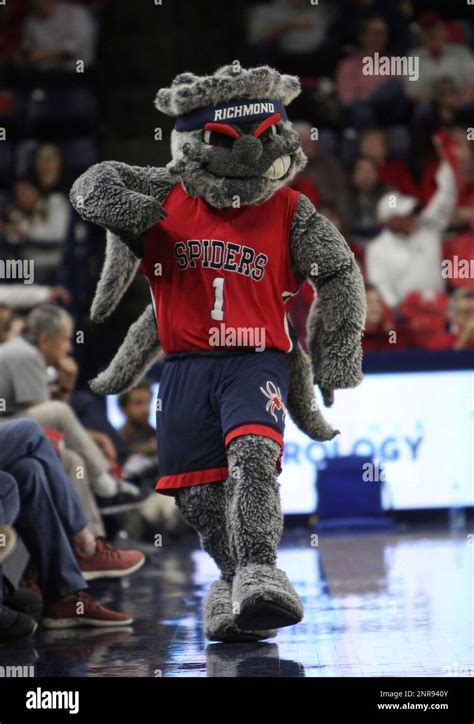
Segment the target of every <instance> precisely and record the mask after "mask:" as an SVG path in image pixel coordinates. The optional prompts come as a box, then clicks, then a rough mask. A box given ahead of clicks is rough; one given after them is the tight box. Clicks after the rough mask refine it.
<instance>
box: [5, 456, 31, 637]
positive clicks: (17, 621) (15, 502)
mask: <svg viewBox="0 0 474 724" xmlns="http://www.w3.org/2000/svg"><path fill="white" fill-rule="evenodd" d="M19 511H20V497H19V495H18V487H17V484H16V481H15V479H14V478H12V476H11V475H9V474H8V473H4V472H3V471H1V470H0V560H1V562H2V563H3V561H4V560H5V559H6V557H7V556H8V555H9V554H10V553H11V552H12V550H13V546H12V545H11V538H10V536H11V534H12V529H11V528H9V527H5V526H4V524H8V525H9V524H11V523H13V521H14V520H15V518H16V517H17V515H18V513H19ZM1 584H2V575H1V568H0V643H2V642H4V641H11V640H13V639H17V638H20V639H21V638H28V636H32V635H33V634H34V632H35V630H36V621H35V620H34V619H33V618H31V616H27V615H26V614H24V613H20V612H17V611H12V610H11V609H9V608H7V607H6V606H3V605H2V599H3V595H2V585H1Z"/></svg>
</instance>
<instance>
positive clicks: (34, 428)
mask: <svg viewBox="0 0 474 724" xmlns="http://www.w3.org/2000/svg"><path fill="white" fill-rule="evenodd" d="M0 469H2V470H4V471H6V472H7V473H10V475H12V476H13V477H14V479H15V480H16V482H17V485H18V493H19V498H20V509H19V512H18V516H17V518H16V522H15V527H16V529H17V531H18V532H19V534H20V535H21V537H22V539H23V541H24V543H25V545H26V547H27V549H28V552H29V554H30V556H31V558H32V560H33V562H34V564H35V566H36V567H37V569H38V573H39V585H40V588H41V592H42V594H43V598H44V599H45V601H46V602H50V601H55V600H57V599H60V598H62V597H64V596H67V595H68V594H69V593H72V592H74V591H78V590H82V589H84V588H87V584H86V582H85V581H84V578H83V577H82V574H81V571H80V569H79V566H78V564H77V562H76V558H75V555H74V552H73V550H72V547H71V543H70V538H71V537H72V536H74V535H76V534H77V533H79V532H80V531H81V530H83V529H84V528H85V527H86V526H87V524H88V520H87V518H86V516H85V515H84V512H83V509H82V507H81V503H80V499H79V496H78V494H77V492H76V491H75V490H74V488H73V486H72V483H71V481H70V480H69V478H68V477H67V475H66V474H65V472H64V470H63V468H62V466H61V463H60V461H59V459H58V457H57V456H56V454H55V453H54V451H53V448H52V446H51V443H50V442H49V440H48V439H47V438H46V437H45V435H44V434H43V432H42V430H41V428H40V426H39V425H38V423H36V422H35V421H34V420H29V419H19V420H13V421H11V422H8V423H5V424H3V425H0Z"/></svg>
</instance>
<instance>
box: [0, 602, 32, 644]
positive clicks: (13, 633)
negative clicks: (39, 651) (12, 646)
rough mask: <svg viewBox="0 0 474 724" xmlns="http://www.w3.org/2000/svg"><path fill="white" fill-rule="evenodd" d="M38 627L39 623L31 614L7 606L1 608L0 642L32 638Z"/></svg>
mask: <svg viewBox="0 0 474 724" xmlns="http://www.w3.org/2000/svg"><path fill="white" fill-rule="evenodd" d="M37 627H38V624H37V623H36V621H35V620H34V619H32V618H31V616H27V615H26V614H25V613H19V612H18V611H11V610H10V609H9V608H7V607H6V606H2V607H1V608H0V643H3V642H5V641H14V640H15V639H27V638H30V636H33V634H34V632H35V631H36V629H37Z"/></svg>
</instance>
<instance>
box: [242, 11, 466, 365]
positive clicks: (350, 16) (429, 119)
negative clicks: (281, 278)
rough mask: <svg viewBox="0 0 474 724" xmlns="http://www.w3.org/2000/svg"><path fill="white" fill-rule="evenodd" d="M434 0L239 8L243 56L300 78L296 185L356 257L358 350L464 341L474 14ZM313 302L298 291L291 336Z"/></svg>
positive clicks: (294, 113)
mask: <svg viewBox="0 0 474 724" xmlns="http://www.w3.org/2000/svg"><path fill="white" fill-rule="evenodd" d="M420 5H421V6H422V7H421V8H420ZM444 5H445V4H444ZM444 5H443V4H442V3H436V2H433V3H421V4H420V3H414V2H393V3H383V2H378V1H377V0H372V1H371V2H370V1H369V2H362V0H341V2H339V3H331V4H330V3H317V4H315V5H310V4H308V3H307V2H305V1H304V0H271V1H270V2H266V3H261V4H257V5H254V6H253V7H252V8H251V9H250V12H249V14H248V21H247V22H248V25H247V37H248V43H249V48H250V49H249V56H250V58H252V59H255V60H258V61H260V62H268V63H275V64H276V65H277V66H278V67H279V68H280V69H282V70H285V71H287V72H290V73H291V72H296V73H298V74H299V76H300V78H301V81H302V86H303V92H302V94H301V96H300V97H299V98H298V99H297V100H296V101H295V102H294V103H293V104H292V105H291V106H290V108H289V112H290V117H291V118H292V120H293V121H294V122H295V125H296V128H297V131H298V133H299V134H300V137H301V142H302V146H303V149H304V151H305V154H306V155H307V157H308V159H309V161H308V164H307V166H306V168H305V169H304V170H303V172H302V173H301V174H300V175H299V176H298V177H297V178H296V179H295V181H294V182H293V186H294V188H296V189H297V190H298V191H301V192H302V193H304V194H306V195H307V196H308V197H309V198H310V199H311V201H312V202H313V203H314V204H315V205H316V206H317V208H318V209H319V210H320V212H321V213H323V214H325V215H326V216H328V218H330V220H331V221H333V223H335V225H336V226H337V228H338V229H339V230H340V231H341V233H342V234H343V235H344V236H345V238H346V240H347V241H348V242H349V244H350V245H351V247H352V249H353V251H354V253H355V256H356V259H357V260H358V262H359V264H360V266H361V269H362V271H363V273H364V277H365V279H366V282H367V285H368V289H370V293H368V296H370V297H372V305H371V306H372V312H371V317H370V319H371V321H370V322H369V317H368V320H367V333H366V335H365V339H364V346H365V349H366V351H390V350H399V349H407V348H409V349H410V348H415V349H430V350H433V349H447V348H451V349H465V348H470V347H474V337H473V336H472V335H470V334H468V333H467V332H466V329H465V328H464V331H463V330H461V328H460V327H459V318H458V315H455V314H454V313H453V312H452V309H453V305H454V306H456V305H457V304H458V303H461V302H460V301H459V300H461V299H463V300H464V299H468V298H469V294H468V292H469V290H470V289H473V288H474V274H473V267H474V225H473V212H474V200H473V189H474V186H473V182H474V152H473V143H472V141H473V140H474V55H473V51H472V48H473V47H474V23H473V21H472V19H469V17H464V16H463V17H460V18H457V17H456V15H454V16H453V13H455V12H456V10H455V8H453V9H451V10H452V12H449V11H448V12H449V15H447V16H446V17H444V16H443V14H441V13H444V15H446V12H445V11H446V8H445V7H444ZM419 8H420V9H419ZM460 15H461V16H462V15H463V14H462V13H460ZM368 58H369V59H371V60H372V61H374V62H375V61H376V60H380V59H382V60H383V59H386V60H387V61H390V60H398V61H399V64H398V65H396V64H392V65H390V64H388V66H387V67H389V68H390V70H389V71H385V72H384V71H379V72H377V70H375V71H374V70H372V71H370V70H369V71H368V70H367V67H369V66H367V59H368ZM403 58H404V59H405V61H406V63H405V66H403V65H402V64H401V60H402V59H403ZM409 59H411V60H409ZM415 61H416V64H415ZM373 67H374V66H373ZM471 260H472V263H471ZM446 262H448V263H446ZM458 290H459V294H457V295H456V296H455V297H453V304H450V303H449V300H450V297H451V296H452V295H453V294H454V292H458ZM374 297H377V299H378V301H377V303H375V301H374ZM312 300H313V293H312V290H310V289H308V288H306V289H305V290H304V291H303V293H302V294H300V299H299V300H298V301H297V302H295V305H294V309H293V315H292V317H293V323H294V326H295V327H296V328H297V330H298V331H299V332H300V336H301V337H303V335H304V328H305V319H306V315H307V312H308V307H309V305H310V304H311V302H312ZM456 300H458V301H456ZM464 303H465V302H462V304H464ZM375 308H377V309H378V316H379V322H378V323H377V324H375V321H374V311H375ZM449 310H451V311H449ZM390 332H397V333H396V334H395V335H393V334H390Z"/></svg>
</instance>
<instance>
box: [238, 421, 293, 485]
mask: <svg viewBox="0 0 474 724" xmlns="http://www.w3.org/2000/svg"><path fill="white" fill-rule="evenodd" d="M242 435H260V436H261V437H269V438H270V439H271V440H274V441H275V442H277V443H278V444H279V446H280V448H281V452H280V457H279V458H278V460H277V471H278V474H280V473H281V465H282V458H283V436H282V435H281V433H279V432H278V431H277V430H274V429H273V427H267V425H239V427H234V429H233V430H231V431H230V432H228V433H227V435H226V436H225V445H226V447H227V446H228V445H229V443H230V442H232V440H235V438H236V437H241V436H242Z"/></svg>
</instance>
